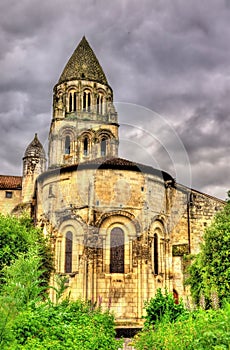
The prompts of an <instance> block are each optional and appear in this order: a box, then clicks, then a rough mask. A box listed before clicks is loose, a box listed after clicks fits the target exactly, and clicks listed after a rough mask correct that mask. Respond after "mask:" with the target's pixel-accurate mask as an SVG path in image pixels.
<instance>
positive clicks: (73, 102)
mask: <svg viewBox="0 0 230 350" xmlns="http://www.w3.org/2000/svg"><path fill="white" fill-rule="evenodd" d="M76 110H77V93H76V91H70V93H69V112H76Z"/></svg>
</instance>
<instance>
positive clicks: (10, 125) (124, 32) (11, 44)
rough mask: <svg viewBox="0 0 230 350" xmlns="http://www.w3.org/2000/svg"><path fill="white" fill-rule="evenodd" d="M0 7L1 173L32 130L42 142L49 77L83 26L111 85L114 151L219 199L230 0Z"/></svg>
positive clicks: (11, 2)
mask: <svg viewBox="0 0 230 350" xmlns="http://www.w3.org/2000/svg"><path fill="white" fill-rule="evenodd" d="M0 16H1V20H0V107H1V108H0V127H1V128H0V137H1V147H0V161H1V168H0V173H1V174H8V175H21V169H22V168H21V159H22V157H23V153H24V151H25V148H26V146H27V145H28V143H29V142H30V141H31V140H32V139H33V136H34V133H35V132H38V135H39V139H40V140H41V142H42V143H43V144H44V145H45V146H46V145H47V138H48V131H49V126H50V121H51V107H52V89H53V86H54V85H55V84H56V83H57V81H58V79H59V76H60V74H61V72H62V70H63V68H64V66H65V64H66V63H67V61H68V59H69V57H70V55H71V54H72V52H73V51H74V49H75V48H76V46H77V45H78V43H79V41H80V40H81V38H82V36H83V35H85V36H86V38H87V39H88V41H89V43H90V45H91V47H92V48H93V49H94V52H95V54H96V56H97V57H98V59H99V61H100V63H101V65H102V67H103V70H104V72H105V74H106V76H107V79H108V81H109V84H110V86H111V87H112V88H113V91H114V101H115V102H117V104H116V106H117V110H118V112H120V118H119V119H120V124H121V126H120V138H121V143H120V156H122V157H125V158H129V159H132V160H137V161H138V162H143V163H146V164H152V165H153V166H158V167H160V168H162V169H163V170H165V171H168V172H170V173H172V175H173V176H175V177H177V180H178V179H179V180H178V181H179V182H183V183H186V185H189V183H190V182H191V186H192V187H193V188H195V189H197V190H200V191H202V192H205V193H208V194H210V195H214V196H217V197H219V198H223V199H225V198H226V192H227V190H228V189H230V182H229V178H230V164H229V163H230V138H229V135H230V40H229V39H230V1H229V0H202V1H201V0H189V1H188V0H174V1H172V0H149V1H148V0H142V1H140V0H114V1H108V0H39V1H38V0H20V1H18V0H1V1H0ZM134 145H135V147H134ZM190 166H191V181H190V179H188V180H186V178H189V176H190Z"/></svg>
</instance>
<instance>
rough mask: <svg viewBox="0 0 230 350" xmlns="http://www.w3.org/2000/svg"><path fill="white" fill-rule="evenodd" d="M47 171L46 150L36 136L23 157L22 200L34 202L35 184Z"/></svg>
mask: <svg viewBox="0 0 230 350" xmlns="http://www.w3.org/2000/svg"><path fill="white" fill-rule="evenodd" d="M45 169H46V154H45V150H44V148H43V146H42V144H41V142H40V141H39V140H38V137H37V134H35V136H34V139H33V141H32V142H31V143H30V144H29V145H28V147H27V148H26V151H25V154H24V157H23V179H22V200H23V202H24V203H26V202H30V201H32V197H33V193H34V184H35V181H36V178H37V177H38V175H40V174H41V173H43V172H44V171H45Z"/></svg>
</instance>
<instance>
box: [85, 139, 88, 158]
mask: <svg viewBox="0 0 230 350" xmlns="http://www.w3.org/2000/svg"><path fill="white" fill-rule="evenodd" d="M87 155H88V139H87V137H86V138H85V139H84V156H87Z"/></svg>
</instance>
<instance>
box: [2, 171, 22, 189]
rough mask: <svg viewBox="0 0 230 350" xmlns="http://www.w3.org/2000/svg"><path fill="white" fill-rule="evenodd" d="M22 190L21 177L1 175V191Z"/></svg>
mask: <svg viewBox="0 0 230 350" xmlns="http://www.w3.org/2000/svg"><path fill="white" fill-rule="evenodd" d="M21 188H22V177H21V176H10V175H0V189H1V190H20V189H21Z"/></svg>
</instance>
